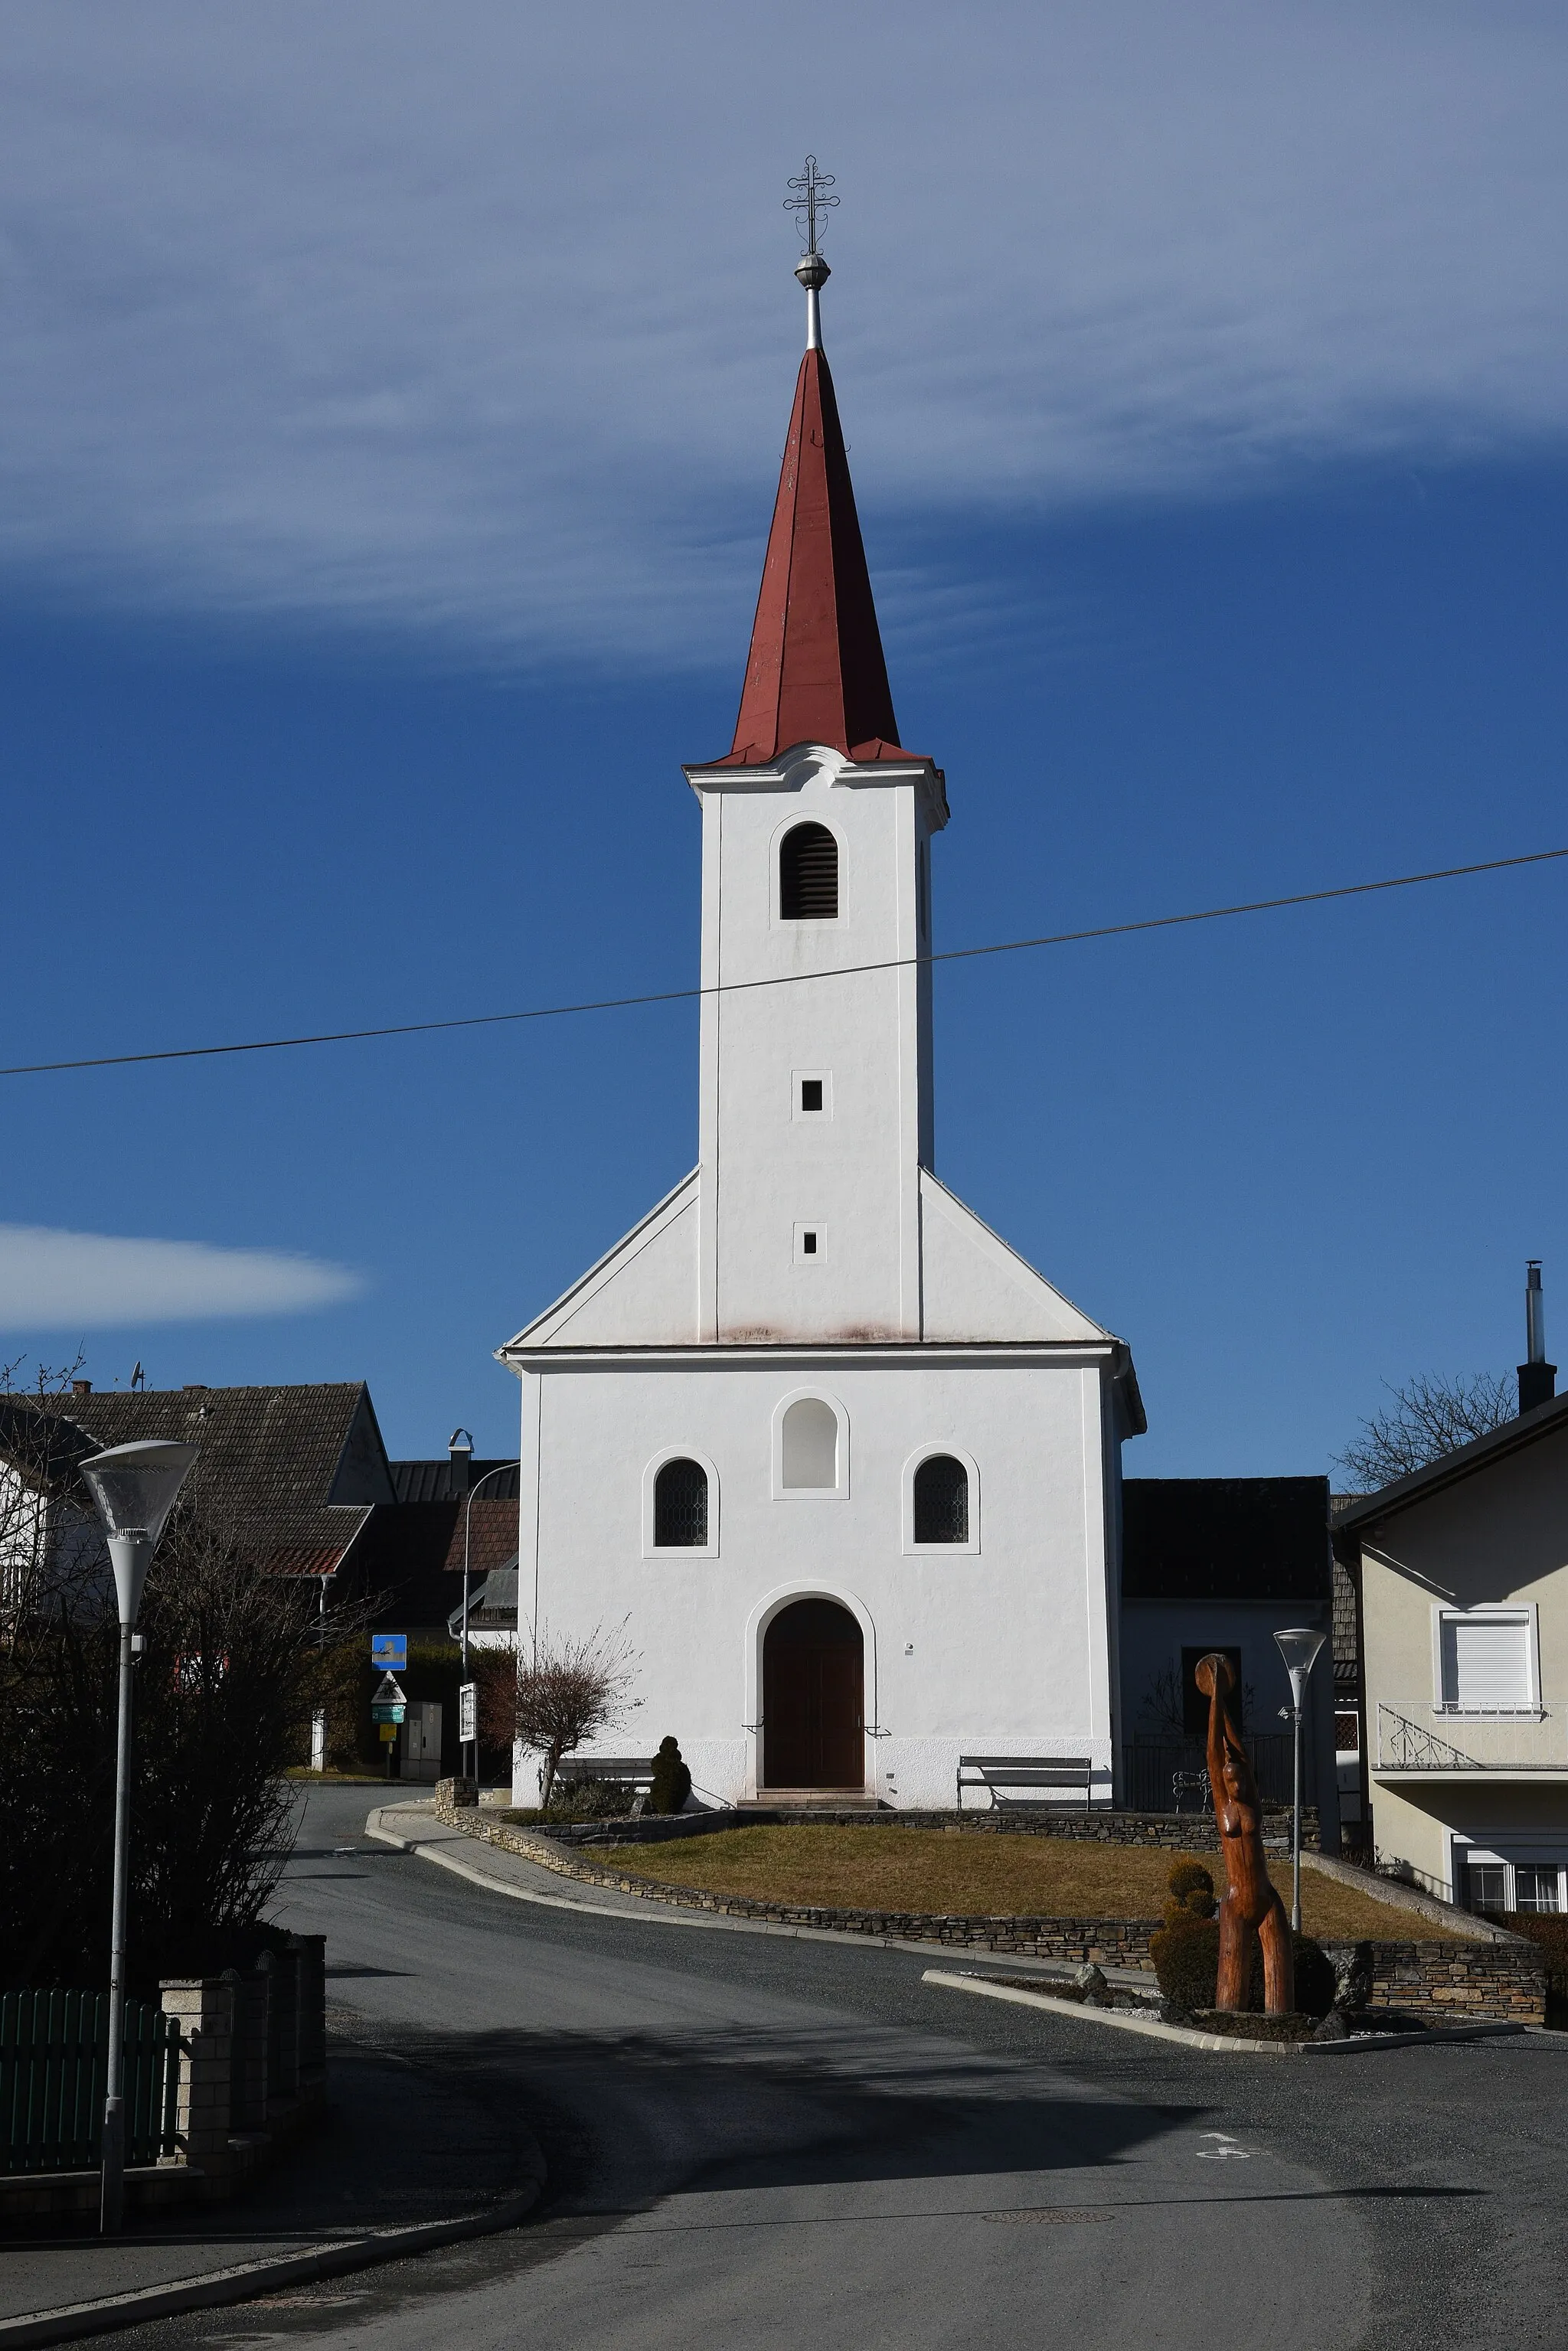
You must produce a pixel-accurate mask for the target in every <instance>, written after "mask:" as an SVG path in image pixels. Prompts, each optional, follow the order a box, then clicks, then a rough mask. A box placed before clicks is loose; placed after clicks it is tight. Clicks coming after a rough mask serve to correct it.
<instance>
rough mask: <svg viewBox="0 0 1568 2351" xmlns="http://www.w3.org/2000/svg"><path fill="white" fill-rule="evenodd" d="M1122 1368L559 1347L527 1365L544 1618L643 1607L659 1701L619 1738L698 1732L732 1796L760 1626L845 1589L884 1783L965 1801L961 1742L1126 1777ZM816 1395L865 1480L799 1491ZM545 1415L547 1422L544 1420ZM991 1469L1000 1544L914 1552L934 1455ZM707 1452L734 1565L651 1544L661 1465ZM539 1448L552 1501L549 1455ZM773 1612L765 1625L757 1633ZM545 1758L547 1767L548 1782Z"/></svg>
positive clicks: (752, 1697) (638, 1629)
mask: <svg viewBox="0 0 1568 2351" xmlns="http://www.w3.org/2000/svg"><path fill="white" fill-rule="evenodd" d="M1102 1377H1103V1366H1102V1364H1100V1363H1099V1362H1097V1361H1092V1360H1089V1361H1085V1360H1082V1359H1080V1360H1072V1359H1067V1360H1062V1359H1060V1358H1059V1359H1056V1360H1054V1361H1051V1362H1050V1363H1046V1364H1018V1363H1010V1364H1009V1363H1001V1362H998V1363H985V1362H980V1363H968V1364H951V1363H949V1364H922V1363H917V1362H915V1361H913V1360H912V1361H909V1362H908V1363H901V1362H894V1363H892V1364H887V1363H883V1364H863V1363H842V1362H840V1363H832V1364H822V1365H811V1364H805V1365H802V1364H801V1362H800V1360H799V1359H798V1358H795V1359H792V1360H791V1361H790V1362H789V1364H779V1363H773V1362H769V1361H768V1360H767V1359H762V1360H760V1361H758V1362H756V1363H740V1364H737V1363H736V1362H734V1361H733V1359H732V1360H729V1361H726V1360H724V1359H722V1358H718V1357H716V1358H714V1359H713V1360H712V1362H711V1363H706V1364H705V1363H703V1362H702V1361H700V1360H698V1361H696V1362H694V1363H693V1364H690V1366H689V1367H688V1366H687V1365H685V1364H677V1365H670V1364H664V1365H662V1366H659V1367H657V1368H655V1367H653V1366H649V1367H647V1368H646V1369H641V1370H640V1369H637V1368H635V1367H631V1366H628V1365H626V1364H624V1363H621V1364H607V1365H606V1366H605V1367H603V1368H598V1367H585V1366H580V1365H575V1364H562V1365H560V1366H559V1367H556V1366H551V1365H549V1364H548V1362H547V1361H539V1360H538V1359H536V1364H531V1365H530V1367H529V1376H528V1379H527V1381H526V1382H525V1426H524V1434H523V1447H522V1452H523V1462H524V1480H523V1483H524V1499H523V1509H522V1511H521V1513H520V1516H521V1520H522V1540H523V1552H522V1556H521V1558H520V1560H519V1566H520V1568H521V1571H522V1573H521V1574H520V1577H519V1592H520V1593H521V1594H522V1595H523V1597H522V1601H521V1608H522V1612H523V1625H522V1629H523V1631H524V1633H525V1634H526V1633H527V1632H528V1629H529V1626H530V1619H531V1614H532V1607H531V1600H532V1590H533V1583H534V1568H535V1558H534V1554H533V1548H532V1547H533V1545H534V1543H535V1541H536V1536H535V1529H536V1528H537V1578H538V1614H539V1618H540V1620H541V1621H542V1622H543V1623H546V1624H548V1625H550V1626H551V1627H552V1628H554V1629H556V1630H559V1631H567V1630H570V1631H573V1632H583V1631H586V1630H588V1629H590V1628H591V1627H592V1626H593V1625H605V1626H609V1625H620V1624H621V1623H622V1621H624V1622H625V1625H626V1629H627V1633H628V1635H629V1637H630V1638H631V1640H632V1644H633V1646H635V1648H636V1649H637V1650H638V1651H639V1652H640V1653H641V1662H640V1667H639V1679H638V1692H639V1694H640V1695H641V1696H642V1697H643V1700H644V1703H643V1706H642V1708H640V1709H639V1711H638V1712H637V1713H636V1714H634V1715H632V1717H631V1718H630V1719H628V1721H626V1722H625V1723H623V1724H622V1726H621V1727H620V1728H619V1729H617V1730H615V1731H614V1732H612V1733H611V1734H608V1735H607V1736H606V1738H605V1739H604V1740H601V1742H600V1747H601V1751H602V1752H604V1753H615V1752H621V1753H626V1752H629V1751H637V1752H643V1751H645V1752H648V1753H652V1752H653V1748H654V1747H655V1746H656V1745H657V1743H658V1741H659V1740H660V1739H661V1738H663V1737H664V1736H665V1735H666V1734H667V1733H672V1732H673V1733H674V1736H675V1737H676V1738H677V1739H678V1740H680V1742H681V1747H682V1751H683V1753H684V1754H685V1757H686V1760H687V1761H688V1762H689V1763H690V1765H691V1768H692V1771H693V1776H694V1780H695V1782H696V1784H697V1786H698V1788H699V1789H700V1790H701V1791H702V1792H704V1793H705V1794H706V1795H707V1796H708V1797H709V1798H710V1799H717V1800H720V1801H734V1800H735V1799H736V1798H737V1797H740V1796H743V1795H746V1794H747V1793H751V1792H754V1791H755V1788H756V1776H757V1761H758V1759H757V1741H756V1736H755V1733H754V1732H753V1731H752V1730H750V1729H748V1728H747V1726H748V1725H749V1724H753V1723H755V1721H756V1719H757V1717H758V1714H759V1713H760V1710H761V1707H760V1698H759V1695H758V1691H759V1679H758V1659H759V1650H760V1633H759V1626H758V1621H757V1620H758V1617H759V1614H760V1613H761V1611H762V1610H763V1608H764V1605H765V1604H767V1603H768V1602H769V1601H770V1600H778V1601H781V1600H784V1599H787V1598H792V1597H798V1596H803V1595H806V1594H809V1593H824V1594H826V1595H828V1596H831V1597H835V1598H839V1599H841V1601H843V1603H844V1604H846V1605H848V1606H850V1607H851V1608H852V1611H853V1612H854V1613H855V1614H857V1615H858V1616H859V1617H860V1618H861V1621H862V1627H864V1628H865V1629H866V1640H865V1696H866V1713H867V1719H868V1721H870V1722H873V1723H874V1724H875V1726H876V1728H877V1730H878V1733H879V1734H880V1735H879V1736H877V1737H876V1738H875V1739H868V1740H867V1774H868V1784H869V1785H872V1786H874V1787H875V1788H876V1790H877V1792H879V1793H882V1794H883V1795H886V1796H889V1797H891V1798H892V1799H893V1800H894V1801H895V1802H900V1803H903V1804H908V1805H924V1804H942V1803H950V1802H952V1796H953V1777H954V1770H955V1767H956V1760H957V1757H958V1754H959V1752H960V1751H971V1750H986V1749H990V1750H996V1751H998V1752H1003V1753H1008V1752H1010V1753H1015V1754H1019V1753H1052V1752H1054V1753H1058V1754H1092V1755H1094V1756H1095V1757H1096V1759H1097V1761H1099V1763H1100V1764H1101V1766H1102V1771H1103V1775H1107V1776H1104V1777H1103V1792H1104V1793H1105V1794H1107V1795H1108V1794H1109V1779H1108V1773H1109V1768H1110V1760H1111V1739H1112V1723H1113V1707H1112V1693H1111V1687H1110V1666H1109V1656H1110V1651H1109V1643H1108V1626H1107V1576H1106V1560H1105V1542H1106V1536H1105V1520H1104V1513H1103V1491H1104V1466H1103V1461H1102V1458H1101V1445H1102V1439H1101V1435H1100V1431H1101V1427H1102V1411H1101V1400H1100V1391H1101V1380H1102ZM801 1388H809V1389H813V1390H816V1391H819V1392H821V1393H822V1394H824V1395H828V1396H830V1397H831V1398H832V1399H833V1400H835V1401H836V1402H837V1403H838V1404H840V1405H841V1406H842V1407H843V1409H844V1411H845V1413H846V1415H847V1416H848V1423H849V1439H848V1442H849V1447H850V1463H849V1470H850V1474H849V1480H848V1485H849V1490H848V1492H847V1494H845V1495H842V1496H835V1497H822V1498H819V1497H815V1496H808V1495H798V1494H797V1495H788V1496H783V1497H779V1498H778V1499H775V1497H774V1494H773V1481H772V1477H771V1441H770V1440H771V1426H772V1420H773V1415H774V1411H775V1408H776V1406H777V1405H778V1404H779V1400H780V1399H781V1398H782V1397H783V1396H784V1395H787V1394H790V1393H794V1392H796V1391H799V1390H800V1389H801ZM536 1410H537V1415H538V1425H537V1436H536V1431H535V1426H534V1419H533V1416H534V1413H535V1412H536ZM948 1445H950V1446H952V1447H955V1448H956V1449H958V1450H961V1451H962V1452H963V1453H965V1454H967V1455H968V1456H969V1457H970V1458H972V1459H973V1460H974V1462H975V1463H976V1464H977V1468H978V1473H979V1479H980V1497H979V1509H980V1526H981V1543H980V1548H979V1550H978V1552H961V1553H925V1552H922V1553H916V1554H915V1555H910V1554H908V1553H907V1552H905V1550H904V1525H903V1512H904V1493H905V1479H904V1468H905V1465H906V1463H907V1460H908V1458H909V1456H910V1454H911V1452H912V1451H913V1450H915V1449H916V1448H917V1447H925V1446H930V1447H936V1448H940V1447H944V1446H948ZM671 1447H691V1449H692V1450H693V1451H694V1452H696V1453H700V1454H702V1455H703V1456H705V1457H706V1458H707V1459H708V1460H709V1461H711V1462H712V1464H713V1465H714V1468H715V1469H716V1473H717V1477H718V1479H719V1484H720V1508H719V1523H720V1527H721V1543H720V1550H719V1553H718V1555H717V1556H716V1557H715V1558H709V1557H706V1556H703V1557H694V1556H690V1555H683V1554H681V1553H679V1552H666V1553H662V1554H660V1555H658V1556H656V1557H654V1558H653V1559H646V1558H644V1557H643V1468H644V1464H645V1463H646V1461H647V1460H648V1459H649V1458H651V1457H652V1456H653V1455H655V1454H658V1453H662V1452H664V1451H666V1450H668V1449H669V1448H671ZM536 1459H537V1462H538V1477H537V1506H536V1496H535V1490H534V1486H535V1481H534V1478H533V1476H532V1475H531V1474H530V1472H531V1470H532V1467H533V1462H534V1461H535V1460H536ZM748 1625H750V1626H751V1628H752V1629H751V1631H750V1633H749V1635H748V1630H747V1628H748ZM527 1776H528V1775H527V1773H526V1772H525V1777H527Z"/></svg>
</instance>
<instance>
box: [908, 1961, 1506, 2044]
mask: <svg viewBox="0 0 1568 2351" xmlns="http://www.w3.org/2000/svg"><path fill="white" fill-rule="evenodd" d="M920 1980H921V1982H922V1983H928V1984H940V1985H942V1986H943V1987H944V1989H945V1990H946V1991H968V1992H977V1993H978V1994H979V1996H980V1998H981V1999H982V2000H1007V2001H1013V2002H1014V2003H1015V2004H1016V2005H1017V2006H1018V2007H1019V2008H1041V2009H1044V2010H1045V2011H1046V2012H1047V2013H1048V2014H1049V2015H1051V2016H1065V2017H1067V2018H1069V2019H1070V2020H1071V2022H1073V2023H1074V2024H1108V2025H1110V2026H1111V2027H1112V2029H1113V2031H1114V2032H1141V2033H1143V2034H1144V2035H1145V2038H1146V2039H1148V2040H1150V2041H1177V2042H1181V2043H1184V2044H1185V2046H1186V2048H1188V2049H1203V2050H1207V2052H1208V2053H1210V2054H1211V2055H1213V2056H1217V2057H1367V2056H1372V2055H1375V2053H1377V2052H1378V2051H1380V2050H1383V2049H1408V2048H1409V2047H1411V2046H1412V2044H1413V2043H1428V2042H1434V2041H1493V2040H1498V2039H1500V2038H1502V2037H1504V2036H1508V2035H1513V2034H1521V2033H1522V2032H1524V2031H1525V2030H1526V2028H1525V2027H1524V2026H1523V2025H1522V2024H1509V2023H1492V2022H1490V2021H1489V2022H1479V2023H1476V2024H1446V2025H1445V2024H1435V2025H1427V2026H1423V2027H1422V2029H1421V2030H1420V2031H1419V2032H1377V2033H1368V2034H1366V2035H1365V2036H1364V2038H1363V2039H1361V2040H1356V2041H1244V2040H1243V2039H1242V2038H1241V2036H1240V2034H1239V2033H1232V2032H1204V2031H1203V2030H1202V2029H1201V2027H1199V2026H1197V2025H1190V2024H1164V2023H1162V2022H1161V2021H1160V2019H1159V2018H1158V2017H1157V2016H1134V2015H1131V2014H1130V2013H1129V2012H1128V2011H1127V2010H1126V2009H1124V2008H1091V2007H1089V2006H1088V2005H1087V2003H1086V2002H1085V2001H1077V2000H1053V1999H1052V1998H1051V1994H1050V1993H1049V1992H1043V1991H1025V1990H1024V1988H1023V1986H1022V1985H1021V1984H1003V1983H988V1982H987V1981H986V1980H985V1979H984V1978H982V1977H979V1976H970V1975H962V1974H960V1973H958V1972H957V1970H955V1969H951V1968H927V1969H926V1970H925V1974H924V1975H923V1976H922V1977H921V1979H920Z"/></svg>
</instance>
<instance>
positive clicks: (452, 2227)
mask: <svg viewBox="0 0 1568 2351" xmlns="http://www.w3.org/2000/svg"><path fill="white" fill-rule="evenodd" d="M532 2168H533V2177H532V2178H531V2179H528V2181H526V2182H525V2184H524V2185H523V2186H522V2187H521V2188H519V2189H517V2190H516V2191H515V2192H514V2193H513V2194H512V2195H510V2196H507V2197H503V2198H502V2199H501V2201H500V2202H499V2203H497V2204H492V2205H489V2206H487V2207H486V2210H484V2211H482V2212H460V2213H459V2214H458V2215H457V2217H456V2219H455V2220H415V2221H413V2222H412V2223H411V2224H410V2225H409V2226H408V2227H407V2228H402V2229H371V2230H368V2231H365V2233H364V2234H363V2235H361V2236H358V2237H345V2238H340V2239H339V2240H338V2241H336V2242H334V2243H332V2244H329V2245H312V2246H311V2247H310V2248H309V2250H308V2252H298V2253H284V2254H281V2255H279V2256H278V2258H277V2259H276V2260H274V2261H261V2262H235V2264H234V2266H233V2267H232V2268H230V2269H225V2270H209V2271H208V2273H206V2275H205V2276H204V2277H197V2278H184V2279H181V2280H179V2281H177V2282H175V2283H170V2284H168V2285H160V2286H145V2287H140V2288H138V2289H136V2290H135V2291H134V2292H132V2293H130V2294H104V2295H102V2296H101V2297H100V2298H99V2300H97V2301H95V2302H74V2303H66V2304H62V2305H61V2306H60V2307H59V2308H58V2309H56V2310H35V2311H28V2312H26V2313H24V2314H20V2315H18V2316H17V2317H15V2318H0V2346H12V2345H16V2346H24V2345H30V2344H35V2343H68V2342H72V2341H74V2340H76V2339H77V2338H78V2337H79V2336H81V2335H102V2334H106V2333H107V2332H108V2331H109V2330H110V2328H112V2327H116V2326H137V2325H141V2324H142V2323H143V2322H144V2321H146V2320H148V2319H152V2318H172V2317H175V2316H177V2315H178V2314H179V2313H180V2312H182V2311H185V2310H216V2309H221V2308H223V2307H224V2305H225V2304H230V2303H236V2302H249V2301H251V2300H253V2299H254V2297H255V2296H256V2294H267V2293H269V2292H270V2291H271V2289H272V2288H273V2287H274V2286H278V2285H303V2284H308V2283H310V2282H311V2281H312V2280H313V2279H316V2278H329V2277H342V2276H344V2275H345V2274H346V2273H348V2272H350V2271H351V2270H368V2269H374V2268H376V2267H377V2266H378V2265H379V2264H380V2263H382V2262H397V2261H402V2260H403V2259H405V2258H406V2256H407V2255H409V2254H410V2253H424V2252H434V2250H435V2248H436V2247H437V2246H440V2245H451V2244H456V2243H458V2242H460V2241H462V2240H463V2239H464V2238H465V2237H486V2236H493V2235H497V2234H498V2233H499V2231H501V2230H503V2229H512V2228H515V2227H516V2226H517V2222H518V2221H519V2220H524V2219H526V2218H527V2216H528V2213H529V2212H531V2211H532V2210H533V2208H534V2206H535V2205H536V2204H537V2203H538V2199H539V2197H540V2195H541V2193H542V2192H543V2189H544V2184H545V2178H546V2172H545V2160H544V2157H543V2156H542V2155H541V2154H540V2153H539V2152H538V2149H537V2148H536V2149H535V2151H534V2156H533V2158H532Z"/></svg>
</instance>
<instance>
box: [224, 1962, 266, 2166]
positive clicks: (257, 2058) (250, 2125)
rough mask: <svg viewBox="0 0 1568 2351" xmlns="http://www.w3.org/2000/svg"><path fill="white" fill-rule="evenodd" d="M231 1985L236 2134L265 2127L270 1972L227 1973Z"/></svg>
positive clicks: (234, 1971) (260, 1969) (257, 1969)
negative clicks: (232, 1998)
mask: <svg viewBox="0 0 1568 2351" xmlns="http://www.w3.org/2000/svg"><path fill="white" fill-rule="evenodd" d="M229 1979H230V1980H231V1982H232V1983H233V1985H234V2002H235V2009H234V2014H235V2023H234V2040H235V2047H234V2102H233V2108H232V2119H233V2123H234V2127H235V2130H236V2131H259V2130H265V2129H266V2128H267V2015H268V2011H270V2009H271V2006H272V1970H270V1969H269V1968H256V1969H254V1970H252V1972H251V1973H250V1974H249V1975H243V1976H242V1975H240V1974H238V1973H237V1972H236V1970H234V1969H232V1968H231V1969H230V1970H229Z"/></svg>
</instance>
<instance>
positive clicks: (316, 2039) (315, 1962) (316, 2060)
mask: <svg viewBox="0 0 1568 2351" xmlns="http://www.w3.org/2000/svg"><path fill="white" fill-rule="evenodd" d="M294 1948H295V1949H296V1951H297V1952H298V1979H297V1980H298V1987H299V2086H300V2088H301V2090H302V2091H308V2090H317V2089H319V2087H320V2085H321V2084H322V2083H323V2082H324V2081H325V2079H326V2076H327V1938H326V1936H325V1935H296V1936H295V1937H294Z"/></svg>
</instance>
